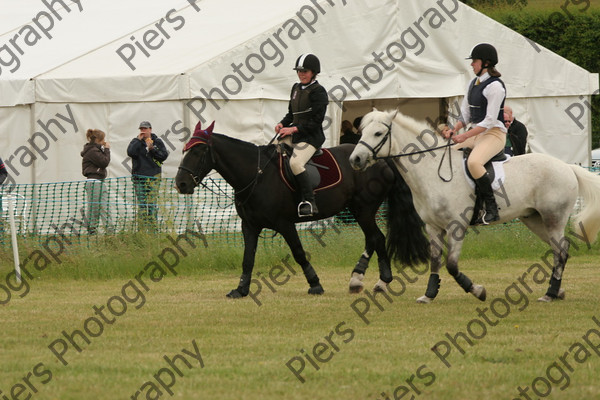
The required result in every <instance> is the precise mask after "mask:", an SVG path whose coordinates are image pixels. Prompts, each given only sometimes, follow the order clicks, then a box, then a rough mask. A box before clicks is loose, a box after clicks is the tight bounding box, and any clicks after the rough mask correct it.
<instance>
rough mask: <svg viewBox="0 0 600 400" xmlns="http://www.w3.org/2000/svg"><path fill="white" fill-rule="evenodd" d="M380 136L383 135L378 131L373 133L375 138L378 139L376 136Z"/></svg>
mask: <svg viewBox="0 0 600 400" xmlns="http://www.w3.org/2000/svg"><path fill="white" fill-rule="evenodd" d="M381 135H383V133H381V132H379V131H377V132H375V137H378V136H381Z"/></svg>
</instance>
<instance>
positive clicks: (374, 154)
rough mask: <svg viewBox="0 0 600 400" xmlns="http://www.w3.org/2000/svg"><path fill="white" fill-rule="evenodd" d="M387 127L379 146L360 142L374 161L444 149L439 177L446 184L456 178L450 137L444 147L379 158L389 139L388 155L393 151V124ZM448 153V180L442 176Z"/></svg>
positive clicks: (386, 125)
mask: <svg viewBox="0 0 600 400" xmlns="http://www.w3.org/2000/svg"><path fill="white" fill-rule="evenodd" d="M383 125H385V127H386V128H387V132H386V133H385V135H384V137H383V139H382V140H381V141H380V142H379V143H378V144H377V146H375V147H371V146H370V145H369V144H368V143H366V142H364V141H362V140H360V141H359V142H358V143H357V145H358V144H362V145H363V146H365V147H366V148H367V149H368V150H369V151H370V152H371V153H372V157H373V160H390V159H395V158H401V157H408V156H412V155H415V154H423V153H429V152H430V151H434V150H439V149H444V153H443V154H442V158H441V160H440V164H439V165H438V171H437V172H438V177H439V178H440V179H441V180H442V181H444V182H450V181H451V180H452V179H453V178H454V171H453V170H452V149H451V148H450V146H452V142H451V141H452V138H451V137H449V138H448V142H447V143H446V144H444V145H441V146H436V147H431V148H429V149H424V150H418V151H413V152H410V153H402V154H391V155H387V156H378V155H377V153H379V151H380V150H381V148H382V147H383V146H384V144H385V142H387V141H388V139H389V150H388V153H389V152H391V150H392V139H391V137H392V124H391V123H390V124H383ZM446 153H448V166H449V168H450V178H448V179H446V178H444V177H443V176H442V175H441V170H442V164H443V162H444V158H445V157H446Z"/></svg>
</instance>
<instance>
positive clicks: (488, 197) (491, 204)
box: [475, 172, 500, 225]
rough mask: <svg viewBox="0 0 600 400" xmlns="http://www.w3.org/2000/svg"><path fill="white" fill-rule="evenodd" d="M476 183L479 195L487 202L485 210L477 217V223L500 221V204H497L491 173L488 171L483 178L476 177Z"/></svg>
mask: <svg viewBox="0 0 600 400" xmlns="http://www.w3.org/2000/svg"><path fill="white" fill-rule="evenodd" d="M475 184H477V188H478V189H479V195H480V196H481V198H482V199H483V202H484V204H485V207H484V209H485V212H484V213H483V215H482V216H481V217H480V218H478V219H477V221H476V222H475V225H488V224H489V223H490V222H494V221H498V220H499V219H500V217H499V216H498V205H497V204H496V198H495V197H494V191H493V190H492V182H491V181H490V176H489V174H488V173H487V172H486V173H485V175H483V176H482V177H481V178H479V179H475Z"/></svg>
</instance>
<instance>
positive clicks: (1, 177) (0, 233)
mask: <svg viewBox="0 0 600 400" xmlns="http://www.w3.org/2000/svg"><path fill="white" fill-rule="evenodd" d="M7 177H8V171H7V170H6V166H5V165H4V161H2V159H1V158H0V186H2V184H3V183H4V181H5V180H6V178H7ZM1 211H2V192H0V212H1ZM2 243H4V220H3V219H1V218H0V244H2Z"/></svg>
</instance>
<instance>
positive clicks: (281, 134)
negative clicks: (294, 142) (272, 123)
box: [279, 126, 298, 138]
mask: <svg viewBox="0 0 600 400" xmlns="http://www.w3.org/2000/svg"><path fill="white" fill-rule="evenodd" d="M297 131H298V128H296V127H295V126H293V127H291V128H281V129H280V130H279V137H282V138H283V137H286V136H289V135H291V134H293V133H294V132H297Z"/></svg>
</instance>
